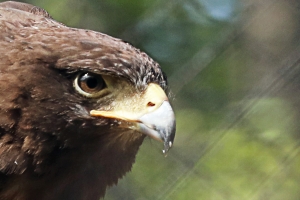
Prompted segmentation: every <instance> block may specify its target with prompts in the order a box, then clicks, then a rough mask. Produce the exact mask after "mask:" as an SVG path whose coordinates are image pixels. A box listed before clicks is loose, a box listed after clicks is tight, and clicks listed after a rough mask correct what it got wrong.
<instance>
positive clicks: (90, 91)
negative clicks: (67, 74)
mask: <svg viewBox="0 0 300 200" xmlns="http://www.w3.org/2000/svg"><path fill="white" fill-rule="evenodd" d="M74 87H75V89H76V90H77V91H78V92H79V93H80V94H82V95H84V96H86V97H97V96H98V94H99V92H100V91H101V90H102V89H104V88H105V87H106V84H105V82H104V80H103V78H102V76H101V75H99V74H94V73H89V72H88V73H82V74H79V75H78V76H77V77H76V79H75V81H74Z"/></svg>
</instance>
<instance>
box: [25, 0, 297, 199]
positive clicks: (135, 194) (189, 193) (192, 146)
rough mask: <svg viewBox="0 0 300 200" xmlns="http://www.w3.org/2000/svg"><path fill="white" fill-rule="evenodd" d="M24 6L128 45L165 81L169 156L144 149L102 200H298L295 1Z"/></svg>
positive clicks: (88, 1) (148, 145)
mask: <svg viewBox="0 0 300 200" xmlns="http://www.w3.org/2000/svg"><path fill="white" fill-rule="evenodd" d="M26 2H28V3H31V4H34V5H37V6H40V7H42V8H45V9H46V10H47V11H48V12H49V13H50V14H51V15H52V16H53V18H54V19H56V20H57V21H60V22H63V23H64V24H66V25H68V26H73V27H79V28H86V29H93V30H97V31H101V32H104V33H106V34H109V35H112V36H114V37H118V38H121V39H123V40H126V41H128V42H130V43H132V44H133V45H134V46H137V47H138V48H140V49H142V50H143V51H146V52H147V53H148V54H150V55H151V56H152V57H153V58H154V59H155V60H157V61H158V62H159V63H160V64H161V66H162V68H163V70H164V71H165V72H166V73H167V75H168V77H169V80H170V88H171V91H173V93H172V94H171V96H172V99H173V105H174V108H175V112H176V117H177V135H176V139H175V145H174V148H173V149H172V150H171V151H170V153H169V154H168V156H167V157H164V156H163V155H162V153H161V152H160V150H161V148H162V146H161V144H157V143H156V142H155V141H151V140H150V139H146V141H145V143H144V144H143V146H142V147H141V150H140V152H139V154H138V156H137V161H136V164H135V165H134V167H133V170H132V172H131V173H129V174H128V175H127V176H126V177H125V178H124V179H122V180H121V181H120V182H119V184H118V186H116V187H112V188H110V189H109V190H108V192H107V195H106V197H105V199H107V200H110V199H141V200H142V199H173V200H177V199H178V200H180V199H184V200H185V199H205V200H206V199H212V200H219V199H220V200H228V199H230V200H234V199H236V200H240V199H249V200H250V199H251V200H256V199H257V200H258V199H262V200H263V199H272V200H275V199H278V200H281V199H295V200H296V199H300V191H299V187H300V156H299V151H300V150H299V136H300V134H299V128H300V126H299V109H300V99H299V98H297V97H298V96H299V89H300V84H299V83H300V82H299V76H298V75H299V74H300V73H299V72H300V70H299V66H298V64H297V63H298V58H299V55H300V54H298V52H299V51H298V49H299V47H300V45H299V44H300V41H299V39H298V38H299V35H300V34H299V30H300V29H299V28H300V23H299V20H298V19H299V14H300V12H299V3H297V1H293V0H288V1H285V0H276V1H270V0H268V1H255V0H243V1H234V0H226V1H217V0H214V1H209V0H185V1H182V0H170V1H163V0H139V1H133V0H109V1H108V0H103V1H100V0H99V1H97V0H85V1H79V0H75V1H74V0H72V1H71V0H51V1H49V0H39V1H37V0H28V1H26Z"/></svg>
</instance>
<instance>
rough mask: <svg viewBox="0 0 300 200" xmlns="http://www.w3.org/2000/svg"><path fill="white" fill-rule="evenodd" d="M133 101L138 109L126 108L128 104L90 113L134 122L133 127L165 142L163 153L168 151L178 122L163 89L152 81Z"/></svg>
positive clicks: (95, 115)
mask: <svg viewBox="0 0 300 200" xmlns="http://www.w3.org/2000/svg"><path fill="white" fill-rule="evenodd" d="M127 103H128V100H127ZM132 103H133V104H132V105H134V106H132V107H134V108H136V109H134V108H132V109H127V110H126V108H125V107H126V106H124V107H123V106H119V107H118V108H116V109H114V110H109V111H103V110H91V111H90V115H91V116H93V117H106V118H113V119H119V120H125V121H128V122H132V123H134V125H135V126H133V127H131V128H132V129H134V130H136V131H139V132H141V133H144V134H146V135H148V136H150V137H151V138H153V139H155V140H158V141H162V142H164V150H163V153H167V152H168V150H169V149H170V148H171V147H172V145H173V141H174V137H175V131H176V122H175V115H174V112H173V109H172V107H171V105H170V103H169V101H168V98H167V96H166V94H165V92H164V91H163V89H162V88H161V87H160V86H159V85H157V84H154V83H150V84H149V85H148V87H147V89H146V91H145V92H144V93H143V94H142V95H141V96H140V98H139V99H138V101H137V100H136V99H134V100H132ZM127 107H128V106H127Z"/></svg>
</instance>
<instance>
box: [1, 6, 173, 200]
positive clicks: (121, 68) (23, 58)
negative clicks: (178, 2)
mask: <svg viewBox="0 0 300 200" xmlns="http://www.w3.org/2000/svg"><path fill="white" fill-rule="evenodd" d="M167 89H168V86H167V79H166V76H165V75H164V74H163V72H162V70H161V67H160V66H159V64H157V63H156V62H155V61H153V60H152V59H151V58H150V57H149V56H148V55H147V54H146V53H144V52H142V51H140V50H139V49H136V48H134V47H133V46H131V45H130V44H128V43H126V42H123V41H122V40H120V39H116V38H113V37H111V36H108V35H106V34H103V33H99V32H95V31H91V30H83V29H76V28H70V27H67V26H65V25H63V24H61V23H59V22H57V21H55V20H53V19H52V18H51V16H50V15H49V14H48V13H47V12H46V11H45V10H43V9H41V8H38V7H36V6H33V5H30V4H25V3H18V2H3V3H0V199H22V200H29V199H30V200H32V199H39V200H50V199H51V200H52V199H56V200H59V199H62V200H67V199H72V200H76V199H88V200H93V199H95V200H96V199H99V198H100V197H103V196H104V194H105V190H106V188H107V187H108V186H111V185H113V184H116V183H117V182H118V179H120V178H122V177H123V176H124V175H125V173H126V172H128V171H130V169H131V167H132V164H133V163H134V161H135V156H136V154H137V152H138V149H139V147H140V145H141V144H142V142H143V140H144V138H145V137H146V136H150V137H152V138H154V139H156V140H159V141H162V142H163V143H164V150H163V151H164V152H166V151H168V150H169V148H170V147H171V146H172V144H173V140H174V136H175V117H174V112H173V110H172V107H171V105H170V103H169V100H168V97H167V95H166V94H167Z"/></svg>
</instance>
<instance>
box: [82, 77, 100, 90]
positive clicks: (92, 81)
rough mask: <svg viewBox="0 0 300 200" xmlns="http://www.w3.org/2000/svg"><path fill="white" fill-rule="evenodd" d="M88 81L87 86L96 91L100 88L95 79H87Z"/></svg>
mask: <svg viewBox="0 0 300 200" xmlns="http://www.w3.org/2000/svg"><path fill="white" fill-rule="evenodd" d="M85 81H86V85H87V86H88V87H89V88H91V89H94V88H96V87H97V86H98V84H99V83H98V80H97V79H96V78H95V77H92V76H89V77H87V79H86V80H85Z"/></svg>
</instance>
